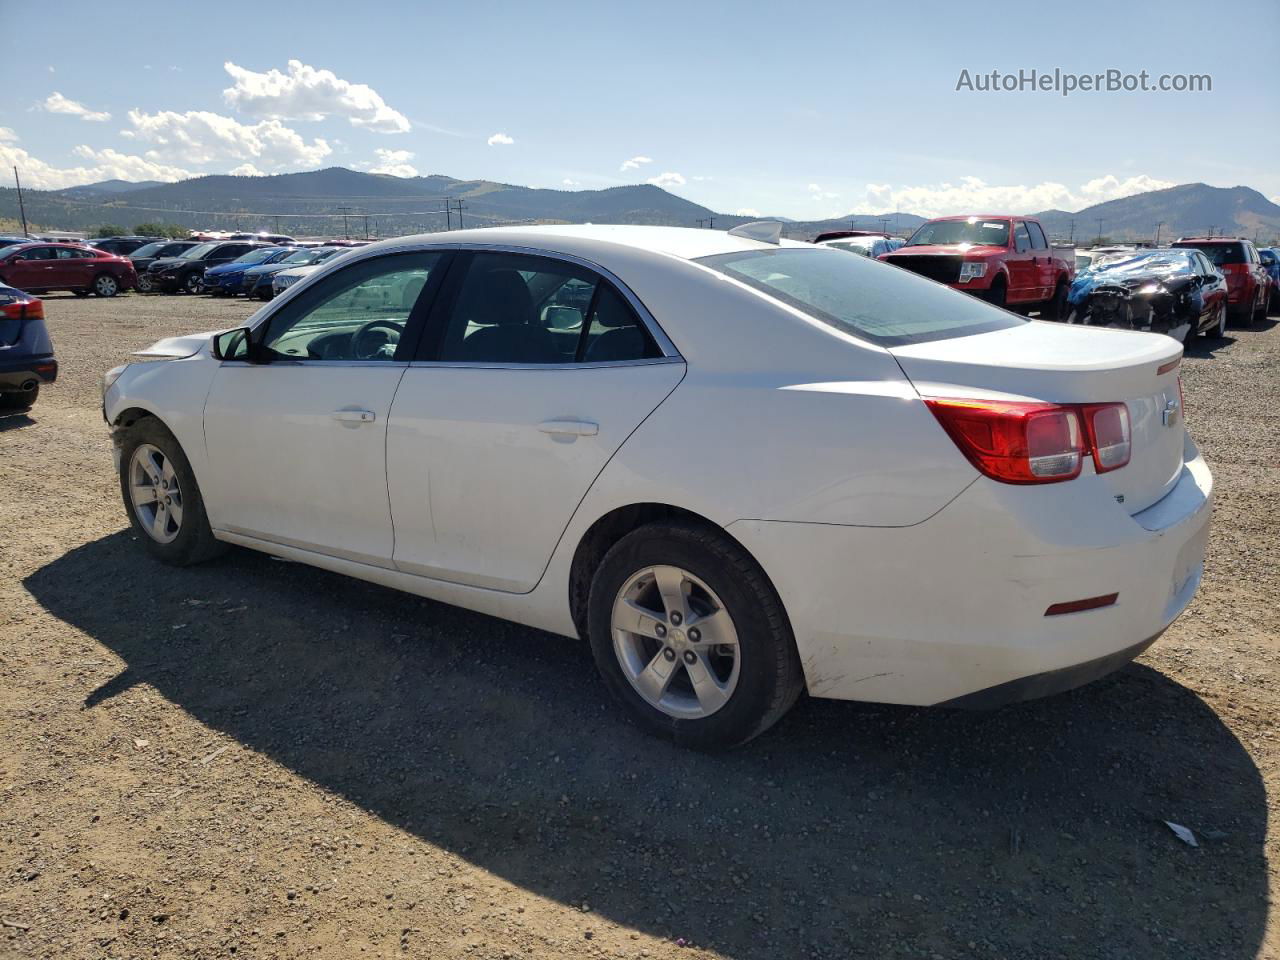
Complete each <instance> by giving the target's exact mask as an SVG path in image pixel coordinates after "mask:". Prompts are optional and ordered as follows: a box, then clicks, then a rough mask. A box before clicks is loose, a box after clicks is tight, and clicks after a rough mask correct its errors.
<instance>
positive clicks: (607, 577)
mask: <svg viewBox="0 0 1280 960" xmlns="http://www.w3.org/2000/svg"><path fill="white" fill-rule="evenodd" d="M588 635H589V638H590V641H591V648H592V653H593V655H594V657H595V661H596V666H597V667H598V668H599V670H600V673H601V676H602V677H603V678H604V681H605V684H606V685H607V686H608V687H609V689H610V691H611V692H612V693H613V695H614V696H615V697H617V698H618V700H620V701H621V702H622V703H623V704H624V705H625V706H626V707H627V709H628V710H629V712H630V713H631V715H632V716H633V717H634V718H635V719H636V720H637V721H638V722H639V723H640V724H641V725H642V726H643V727H645V728H646V729H648V730H650V731H651V732H653V733H656V734H658V735H660V736H664V737H669V738H671V739H674V740H675V741H676V742H677V743H680V744H684V745H687V746H692V747H696V748H700V749H720V748H726V747H733V746H737V745H738V744H742V743H745V742H746V741H748V740H750V739H751V738H752V737H755V736H757V735H758V734H760V733H763V732H764V731H765V730H767V729H768V728H769V727H770V726H772V725H773V724H774V723H775V722H776V721H777V720H778V719H779V718H780V717H781V716H782V715H783V714H784V713H786V711H787V710H788V709H789V708H790V707H791V705H792V704H793V703H795V701H796V698H797V697H798V696H799V695H800V691H801V689H802V688H803V675H802V671H801V668H800V660H799V657H798V655H797V654H796V648H795V641H794V638H793V637H792V634H791V627H790V624H789V622H788V620H787V617H786V613H785V612H784V611H783V609H782V602H781V601H780V600H779V599H778V595H777V593H776V592H775V591H774V589H773V586H772V585H771V584H770V583H769V581H768V578H767V577H766V576H765V574H764V571H763V570H761V569H760V567H759V565H758V564H757V563H756V562H755V561H754V560H753V559H752V558H751V556H750V555H749V554H748V553H747V552H746V551H745V550H743V549H742V547H741V546H739V545H738V544H737V543H735V542H734V541H733V540H731V539H729V538H728V537H727V536H725V535H724V534H722V533H720V532H719V531H717V530H714V529H712V528H710V527H706V526H699V525H695V524H688V523H654V524H649V525H647V526H644V527H641V528H640V529H638V530H635V531H633V532H632V533H630V534H628V535H627V536H626V537H624V538H623V539H622V540H620V541H619V542H618V543H617V544H615V545H614V547H613V548H612V549H611V550H610V551H609V552H608V553H607V554H606V555H605V557H604V559H603V560H602V561H601V563H600V567H599V569H598V570H597V571H596V574H595V577H594V578H593V580H592V584H591V594H590V598H589V601H588Z"/></svg>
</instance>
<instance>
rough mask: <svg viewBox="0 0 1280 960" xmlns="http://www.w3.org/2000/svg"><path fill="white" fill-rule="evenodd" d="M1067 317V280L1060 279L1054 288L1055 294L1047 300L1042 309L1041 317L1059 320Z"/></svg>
mask: <svg viewBox="0 0 1280 960" xmlns="http://www.w3.org/2000/svg"><path fill="white" fill-rule="evenodd" d="M1066 317H1067V282H1066V281H1065V280H1059V281H1058V285H1057V286H1056V287H1054V288H1053V296H1052V297H1050V298H1049V299H1048V300H1046V301H1045V304H1044V307H1043V308H1042V309H1041V310H1040V319H1042V320H1052V321H1054V322H1059V321H1062V320H1065V319H1066Z"/></svg>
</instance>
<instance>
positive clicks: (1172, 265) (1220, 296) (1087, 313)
mask: <svg viewBox="0 0 1280 960" xmlns="http://www.w3.org/2000/svg"><path fill="white" fill-rule="evenodd" d="M1067 322H1068V323H1083V324H1088V325H1090V326H1095V327H1119V328H1121V329H1124V330H1149V331H1151V332H1152V333H1166V334H1168V335H1169V336H1171V337H1173V338H1174V339H1175V340H1179V341H1182V342H1184V343H1185V342H1188V341H1190V340H1191V338H1193V337H1194V336H1195V335H1196V334H1198V333H1200V332H1201V331H1204V332H1205V333H1207V334H1208V335H1209V336H1212V337H1221V336H1224V335H1225V333H1226V329H1227V280H1226V277H1224V276H1223V275H1222V273H1221V272H1220V271H1219V270H1218V269H1217V268H1216V267H1215V266H1214V265H1213V264H1212V263H1210V262H1209V260H1208V259H1207V258H1206V257H1205V256H1204V254H1203V253H1201V252H1200V251H1199V250H1172V249H1165V250H1140V251H1137V252H1135V253H1133V254H1131V255H1129V256H1122V257H1119V258H1116V259H1111V258H1106V259H1104V260H1102V261H1101V262H1098V263H1095V265H1094V266H1093V267H1091V268H1090V269H1088V270H1086V271H1085V272H1084V273H1082V274H1080V276H1078V277H1077V278H1076V280H1075V283H1073V284H1072V285H1071V290H1070V292H1069V293H1068V294H1067Z"/></svg>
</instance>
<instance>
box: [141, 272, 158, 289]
mask: <svg viewBox="0 0 1280 960" xmlns="http://www.w3.org/2000/svg"><path fill="white" fill-rule="evenodd" d="M153 290H155V284H154V283H152V282H151V277H150V276H149V275H148V274H147V273H146V272H143V273H140V274H138V292H139V293H151V292H152V291H153Z"/></svg>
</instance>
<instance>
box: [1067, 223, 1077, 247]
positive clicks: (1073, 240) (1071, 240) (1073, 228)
mask: <svg viewBox="0 0 1280 960" xmlns="http://www.w3.org/2000/svg"><path fill="white" fill-rule="evenodd" d="M1067 243H1069V244H1071V245H1072V246H1075V243H1076V218H1075V217H1072V218H1071V237H1070V238H1069V239H1068V240H1067Z"/></svg>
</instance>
